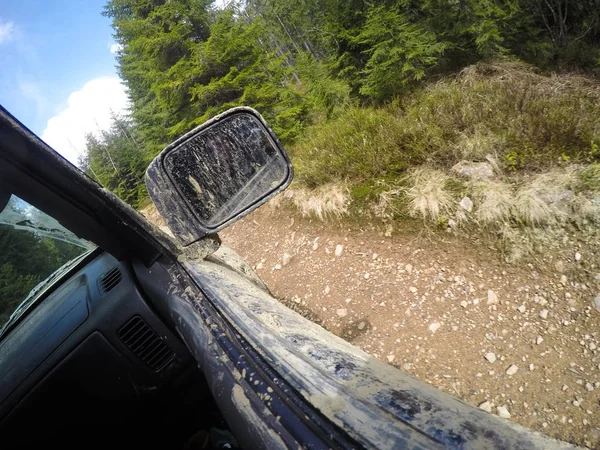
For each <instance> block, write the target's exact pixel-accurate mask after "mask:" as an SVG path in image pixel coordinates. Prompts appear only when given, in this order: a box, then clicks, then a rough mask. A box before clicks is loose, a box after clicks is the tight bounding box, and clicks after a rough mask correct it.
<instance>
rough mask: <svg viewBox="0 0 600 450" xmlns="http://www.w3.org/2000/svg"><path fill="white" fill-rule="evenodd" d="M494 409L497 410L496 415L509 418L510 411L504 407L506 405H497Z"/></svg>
mask: <svg viewBox="0 0 600 450" xmlns="http://www.w3.org/2000/svg"><path fill="white" fill-rule="evenodd" d="M496 410H497V411H498V416H500V417H502V418H503V419H510V413H509V412H508V409H506V406H498V407H497V408H496Z"/></svg>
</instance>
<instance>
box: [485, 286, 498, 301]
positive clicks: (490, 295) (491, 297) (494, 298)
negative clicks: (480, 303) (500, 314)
mask: <svg viewBox="0 0 600 450" xmlns="http://www.w3.org/2000/svg"><path fill="white" fill-rule="evenodd" d="M487 295H488V299H487V304H488V305H495V304H497V303H498V296H497V295H496V293H495V292H494V291H492V290H491V289H490V290H488V294H487Z"/></svg>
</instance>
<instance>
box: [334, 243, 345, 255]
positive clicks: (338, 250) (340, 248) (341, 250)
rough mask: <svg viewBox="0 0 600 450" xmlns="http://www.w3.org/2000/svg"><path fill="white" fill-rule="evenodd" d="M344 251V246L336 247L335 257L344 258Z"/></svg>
mask: <svg viewBox="0 0 600 450" xmlns="http://www.w3.org/2000/svg"><path fill="white" fill-rule="evenodd" d="M343 251H344V246H343V245H341V244H338V245H336V246H335V256H342V252H343Z"/></svg>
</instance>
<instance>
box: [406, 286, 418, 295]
mask: <svg viewBox="0 0 600 450" xmlns="http://www.w3.org/2000/svg"><path fill="white" fill-rule="evenodd" d="M408 290H409V291H410V292H412V293H413V294H414V293H415V292H417V288H416V287H414V286H411V287H409V288H408Z"/></svg>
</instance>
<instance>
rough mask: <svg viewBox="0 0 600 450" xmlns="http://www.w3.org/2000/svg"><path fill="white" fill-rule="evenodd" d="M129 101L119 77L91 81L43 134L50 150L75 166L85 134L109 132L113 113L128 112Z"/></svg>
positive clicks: (74, 94)
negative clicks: (52, 149) (101, 131)
mask: <svg viewBox="0 0 600 450" xmlns="http://www.w3.org/2000/svg"><path fill="white" fill-rule="evenodd" d="M128 105H129V100H128V98H127V93H126V91H125V87H124V86H123V84H122V83H121V80H120V79H119V78H117V77H102V78H96V79H93V80H91V81H88V82H87V83H86V84H85V85H84V86H83V88H81V90H79V91H75V92H73V93H72V94H71V95H70V96H69V100H68V106H67V108H66V109H65V110H64V111H62V112H60V113H59V114H57V115H56V116H54V117H52V118H50V120H48V124H47V125H46V129H45V130H44V132H43V133H42V136H41V137H42V140H44V141H45V142H46V143H47V144H48V145H50V147H52V148H54V150H56V151H57V152H58V153H60V154H61V155H63V156H64V157H65V158H67V159H68V160H69V161H71V162H72V163H73V164H76V163H77V159H78V158H79V156H80V155H82V154H83V152H84V150H85V135H86V133H95V134H96V133H97V132H98V131H99V130H106V129H108V128H109V127H110V124H111V112H113V113H115V114H120V113H123V112H126V111H127V108H128Z"/></svg>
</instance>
